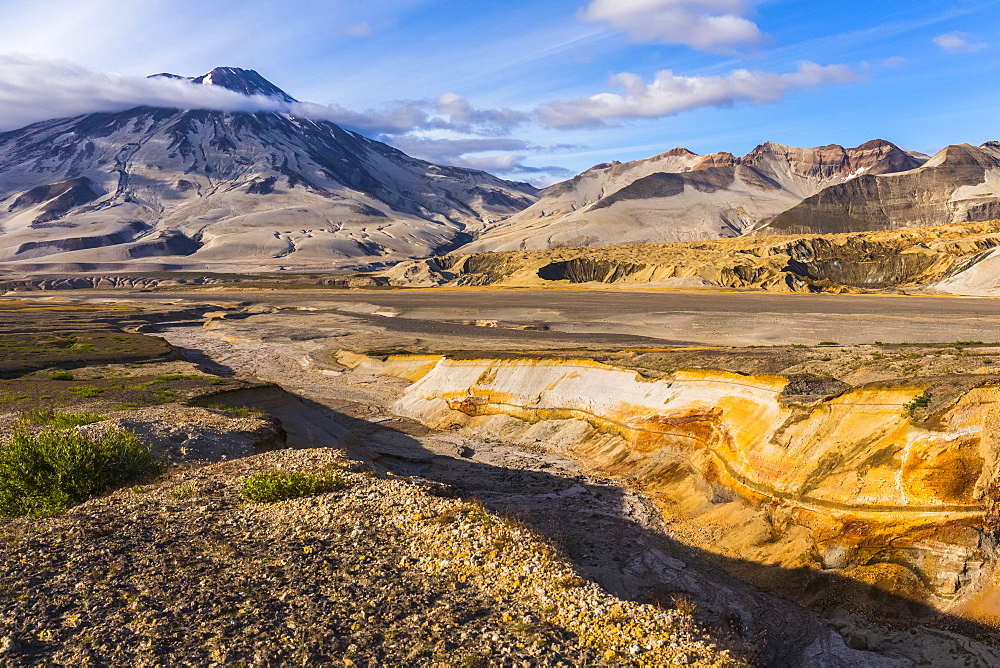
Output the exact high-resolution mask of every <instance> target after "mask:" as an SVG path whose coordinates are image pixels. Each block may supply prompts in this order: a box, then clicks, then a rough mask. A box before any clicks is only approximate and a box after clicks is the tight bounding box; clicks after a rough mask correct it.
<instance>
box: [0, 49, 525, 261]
mask: <svg viewBox="0 0 1000 668" xmlns="http://www.w3.org/2000/svg"><path fill="white" fill-rule="evenodd" d="M155 76H171V77H175V76H176V75H155ZM192 81H194V82H195V83H202V84H205V85H221V86H224V87H226V88H228V89H230V90H235V91H237V92H241V93H247V94H260V95H267V96H270V97H275V98H278V99H281V100H284V101H291V100H293V98H291V96H289V95H287V94H286V93H284V92H283V91H281V90H280V89H279V88H277V87H276V86H274V85H273V84H271V83H270V82H268V81H267V80H265V79H263V77H260V75H258V74H257V73H256V72H253V71H252V70H239V69H237V68H218V69H216V70H212V71H211V72H209V73H207V74H205V75H202V76H201V77H196V78H193V79H192ZM534 193H535V189H534V188H532V187H531V186H529V185H527V184H520V183H511V182H508V181H504V180H502V179H498V178H496V177H494V176H491V175H489V174H486V173H484V172H479V171H474V170H468V169H460V168H455V167H445V166H439V165H434V164H431V163H428V162H424V161H422V160H417V159H414V158H411V157H409V156H407V155H405V154H404V153H402V152H400V151H397V150H395V149H393V148H391V147H389V146H387V145H385V144H382V143H380V142H377V141H374V140H371V139H367V138H365V137H362V136H360V135H358V134H355V133H352V132H348V131H346V130H344V129H343V128H340V127H339V126H337V125H335V124H333V123H330V122H325V121H311V120H306V119H303V118H296V117H293V116H289V115H287V114H277V113H229V112H221V111H206V110H173V109H162V108H152V107H137V108H134V109H130V110H128V111H124V112H121V113H96V114H88V115H85V116H80V117H77V118H71V119H57V120H51V121H45V122H42V123H37V124H34V125H31V126H28V127H26V128H23V129H21V130H17V131H14V132H8V133H3V134H0V231H2V234H0V261H2V262H5V263H19V264H23V263H29V264H39V263H41V264H48V265H54V264H71V263H78V264H79V263H86V264H95V263H96V264H106V263H111V264H115V263H123V262H128V263H133V262H135V261H136V260H139V261H141V262H147V263H148V262H153V263H164V264H170V265H174V266H200V267H204V266H206V265H213V266H214V265H220V266H232V267H233V268H238V269H243V270H247V269H249V268H252V267H253V266H259V267H263V268H266V267H272V266H284V265H290V266H296V265H308V266H314V265H318V266H322V267H338V266H364V265H371V264H381V263H384V262H391V261H394V260H399V259H404V258H409V257H415V256H423V255H427V254H431V253H433V252H442V251H445V250H448V249H451V248H454V247H456V246H458V245H461V244H462V243H464V242H465V241H467V240H468V239H469V238H470V235H469V231H471V230H475V229H477V228H478V227H480V226H482V225H483V224H484V223H485V222H486V221H490V220H493V219H496V218H500V217H502V216H505V215H509V214H511V213H513V212H516V211H518V210H520V209H522V208H524V207H526V206H528V205H530V204H531V203H533V202H534V201H535V196H534Z"/></svg>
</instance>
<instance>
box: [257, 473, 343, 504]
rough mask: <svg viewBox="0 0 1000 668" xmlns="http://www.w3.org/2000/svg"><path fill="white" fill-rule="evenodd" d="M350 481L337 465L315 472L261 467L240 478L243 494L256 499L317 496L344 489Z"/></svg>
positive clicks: (259, 501)
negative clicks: (255, 471)
mask: <svg viewBox="0 0 1000 668" xmlns="http://www.w3.org/2000/svg"><path fill="white" fill-rule="evenodd" d="M349 486H350V483H349V482H348V481H347V480H346V479H345V478H344V475H343V473H341V472H340V471H338V470H337V469H325V470H323V471H319V472H316V473H310V472H300V471H291V472H285V471H261V472H259V473H254V474H253V475H252V476H250V477H249V478H246V479H245V480H244V481H243V498H245V499H248V500H250V501H255V502H257V503H271V502H273V501H284V500H285V499H298V498H301V497H305V496H316V495H317V494H323V493H325V492H332V491H334V490H338V489H346V488H347V487H349Z"/></svg>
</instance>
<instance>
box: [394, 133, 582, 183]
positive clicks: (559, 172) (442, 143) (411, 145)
mask: <svg viewBox="0 0 1000 668" xmlns="http://www.w3.org/2000/svg"><path fill="white" fill-rule="evenodd" d="M386 139H387V141H388V142H389V143H390V144H392V145H393V146H395V147H396V148H398V149H399V150H401V151H403V152H404V153H407V154H409V155H412V156H414V157H416V158H421V159H423V160H428V161H430V162H437V163H444V164H448V165H454V166H456V167H468V168H469V169H481V170H483V171H487V172H492V173H495V174H505V175H513V174H542V173H544V174H549V175H552V176H554V177H566V176H572V174H573V172H571V171H570V170H568V169H566V168H565V167H559V166H555V165H550V166H545V167H534V166H530V165H527V164H525V162H524V161H525V160H526V159H527V158H528V155H527V153H529V152H530V153H547V152H550V151H552V150H560V149H562V148H564V147H565V146H566V145H559V146H553V147H544V146H534V145H532V144H531V143H529V142H527V141H524V140H521V139H513V138H510V137H489V138H475V137H470V138H462V139H448V138H431V137H416V136H412V135H403V136H399V137H391V138H386ZM487 153H489V154H490V155H485V154H487Z"/></svg>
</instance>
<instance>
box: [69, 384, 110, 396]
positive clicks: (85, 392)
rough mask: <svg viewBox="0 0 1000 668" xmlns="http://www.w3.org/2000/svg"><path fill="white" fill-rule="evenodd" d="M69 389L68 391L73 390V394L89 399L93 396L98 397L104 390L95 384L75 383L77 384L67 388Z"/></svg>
mask: <svg viewBox="0 0 1000 668" xmlns="http://www.w3.org/2000/svg"><path fill="white" fill-rule="evenodd" d="M67 391H68V392H72V393H73V394H75V395H77V396H78V397H81V398H87V399H89V398H91V397H98V396H100V395H101V393H102V392H104V390H103V389H101V388H99V387H94V386H93V385H75V386H73V387H71V388H69V390H67Z"/></svg>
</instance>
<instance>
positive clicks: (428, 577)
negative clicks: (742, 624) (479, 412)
mask: <svg viewBox="0 0 1000 668" xmlns="http://www.w3.org/2000/svg"><path fill="white" fill-rule="evenodd" d="M329 467H335V468H338V469H343V471H344V472H343V476H344V477H345V479H346V481H347V483H348V487H347V489H345V490H342V491H336V492H330V493H326V494H323V495H320V496H316V497H312V498H300V499H292V500H288V501H282V502H277V503H270V504H258V503H251V502H249V501H246V500H244V499H243V498H242V497H241V486H242V481H243V480H244V478H246V477H247V476H249V475H251V474H252V473H254V472H256V471H262V470H273V469H283V470H321V469H325V468H329ZM453 495H454V490H453V489H451V488H449V487H447V486H442V485H438V484H433V483H428V482H426V481H423V480H421V479H416V478H406V477H392V476H390V477H388V478H383V479H380V478H379V477H376V476H374V475H373V474H372V473H371V472H369V471H366V470H364V467H363V466H359V465H357V464H356V463H355V464H353V465H352V464H351V463H350V462H349V461H348V460H347V459H346V458H345V457H344V456H343V454H342V453H340V452H339V451H336V450H332V449H312V450H297V451H294V450H280V451H274V452H269V453H264V454H260V455H255V456H251V457H246V458H242V459H236V460H232V461H227V462H222V463H217V464H211V465H206V466H187V467H179V468H175V469H174V470H173V471H172V472H171V473H169V474H168V475H167V476H165V477H164V478H163V479H159V480H156V481H152V482H150V483H149V484H145V485H138V486H135V487H132V488H129V489H122V490H119V491H117V492H114V493H112V494H110V495H108V496H106V497H104V498H98V499H94V500H91V501H89V502H87V503H84V504H82V505H80V506H78V507H76V508H74V509H72V510H71V511H69V512H68V513H66V514H65V515H64V516H62V517H58V518H54V519H48V520H40V521H27V520H17V521H13V522H9V523H7V524H6V525H4V526H0V541H2V542H3V550H2V552H0V572H2V573H3V577H2V578H0V630H2V633H0V636H2V637H0V664H2V665H6V666H27V665H38V664H40V663H44V664H55V665H95V666H96V665H145V666H166V665H212V664H219V665H221V664H233V665H348V666H351V665H365V666H375V665H441V666H444V665H448V666H485V665H524V666H528V665H531V666H534V665H567V666H568V665H653V666H663V665H686V664H690V665H712V666H722V665H741V664H742V663H743V662H742V661H741V660H740V659H738V658H737V657H738V656H739V654H740V653H739V652H738V651H737V652H734V653H730V651H729V650H728V649H726V648H722V647H720V646H718V645H716V644H713V642H712V641H711V640H710V639H707V638H706V637H705V636H704V635H703V632H701V631H699V629H698V628H697V627H696V626H695V625H694V624H693V622H692V621H691V618H690V615H691V612H692V611H691V610H687V609H686V608H685V602H684V601H680V600H679V601H677V604H676V607H677V609H673V610H670V609H662V608H657V607H654V606H651V605H641V604H637V603H633V602H628V601H623V600H619V599H616V598H615V597H613V596H611V595H609V594H607V593H605V592H603V591H602V590H601V589H600V588H599V587H598V586H597V585H595V584H593V583H591V582H588V581H586V580H583V579H581V578H579V577H578V576H577V574H576V573H575V572H574V570H573V568H572V567H571V566H570V565H569V564H568V562H567V561H565V560H564V559H563V558H562V557H561V556H560V555H559V554H558V552H557V550H555V549H554V548H552V547H551V546H549V545H548V544H546V543H545V542H544V541H543V540H541V539H540V538H539V537H538V536H537V535H535V534H533V533H532V532H531V531H530V530H528V529H527V528H526V527H525V525H523V524H521V523H519V522H517V521H516V520H511V519H506V518H504V517H501V516H497V515H495V514H492V513H490V512H488V511H486V510H485V508H484V507H483V505H482V504H480V503H477V502H476V501H474V500H468V499H461V498H452V497H453ZM740 649H742V650H744V651H745V650H746V649H747V648H740Z"/></svg>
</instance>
